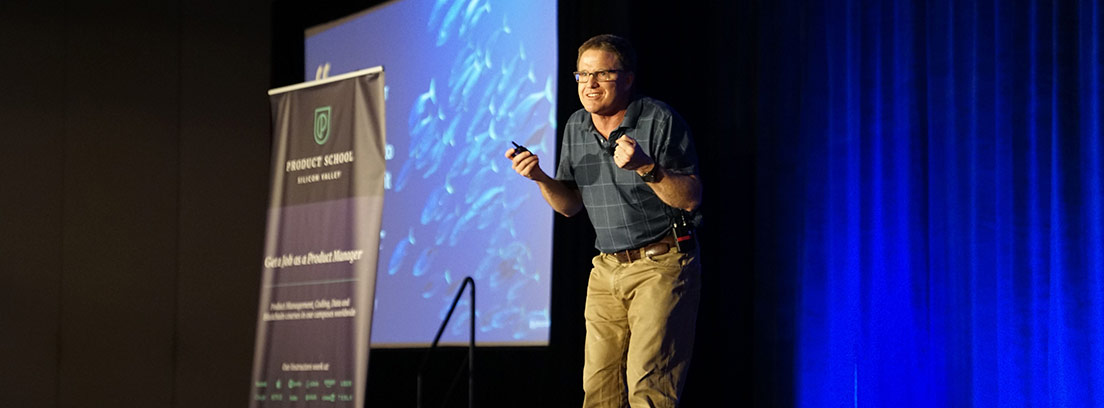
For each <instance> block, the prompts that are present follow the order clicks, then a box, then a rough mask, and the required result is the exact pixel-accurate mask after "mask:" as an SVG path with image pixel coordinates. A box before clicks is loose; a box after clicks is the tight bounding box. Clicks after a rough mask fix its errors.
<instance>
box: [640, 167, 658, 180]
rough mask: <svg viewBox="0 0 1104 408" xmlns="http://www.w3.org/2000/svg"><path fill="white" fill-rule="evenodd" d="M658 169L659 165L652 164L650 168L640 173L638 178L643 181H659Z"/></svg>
mask: <svg viewBox="0 0 1104 408" xmlns="http://www.w3.org/2000/svg"><path fill="white" fill-rule="evenodd" d="M658 170H659V165H658V164H654V165H652V169H651V170H648V172H647V173H644V174H641V175H640V179H641V180H644V182H645V183H655V182H658V181H659V171H658Z"/></svg>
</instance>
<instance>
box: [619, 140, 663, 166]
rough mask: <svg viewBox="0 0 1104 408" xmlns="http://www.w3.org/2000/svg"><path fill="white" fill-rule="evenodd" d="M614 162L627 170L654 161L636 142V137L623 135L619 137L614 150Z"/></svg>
mask: <svg viewBox="0 0 1104 408" xmlns="http://www.w3.org/2000/svg"><path fill="white" fill-rule="evenodd" d="M613 163H614V164H617V167H620V168H623V169H625V170H636V169H638V168H640V167H641V166H647V165H649V164H652V163H654V162H653V161H652V158H651V157H648V154H646V153H644V149H641V148H640V146H639V145H637V144H636V139H633V138H631V137H629V135H623V136H621V137H620V138H618V139H617V148H616V149H614V151H613Z"/></svg>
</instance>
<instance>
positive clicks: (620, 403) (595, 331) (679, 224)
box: [506, 35, 702, 408]
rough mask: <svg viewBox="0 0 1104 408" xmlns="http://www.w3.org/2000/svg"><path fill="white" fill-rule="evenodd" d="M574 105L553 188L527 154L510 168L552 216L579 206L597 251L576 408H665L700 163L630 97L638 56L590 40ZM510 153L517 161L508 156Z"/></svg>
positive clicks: (583, 49) (665, 119)
mask: <svg viewBox="0 0 1104 408" xmlns="http://www.w3.org/2000/svg"><path fill="white" fill-rule="evenodd" d="M576 65H577V67H578V71H576V72H575V73H574V75H575V80H576V82H577V83H578V90H579V101H580V102H582V104H583V109H580V110H579V111H577V112H575V113H574V114H572V115H571V118H570V119H568V121H567V124H566V125H565V127H564V137H563V144H562V145H561V148H560V162H559V166H558V168H557V172H556V178H551V177H549V176H548V175H547V174H546V173H545V172H544V171H543V170H541V168H540V159H539V157H537V156H536V155H534V154H532V153H531V152H528V151H524V150H522V151H520V152H517V151H515V149H510V150H508V151H507V152H506V157H507V158H510V159H511V160H512V161H513V169H514V171H516V172H517V173H518V174H520V175H522V176H525V177H526V178H529V179H530V180H533V181H535V182H536V183H537V185H538V186H539V187H540V190H541V194H542V195H543V196H544V199H545V201H547V202H548V204H549V205H550V206H551V207H552V208H553V209H554V210H555V211H556V212H558V213H560V214H563V215H565V216H568V217H570V216H573V215H575V214H576V213H578V212H579V210H580V209H581V208H582V207H584V206H585V207H586V209H587V214H588V215H589V217H590V221H591V223H592V224H593V225H594V230H595V232H596V234H597V242H596V243H595V246H596V247H597V248H598V250H599V251H600V252H601V253H600V254H598V256H595V257H594V259H593V261H592V262H593V264H594V268H593V269H591V272H590V280H589V282H588V286H587V299H586V309H585V310H586V311H585V313H584V314H585V318H586V346H585V350H586V351H585V354H586V358H585V362H584V365H583V390H584V391H585V393H586V394H585V397H584V401H583V406H584V407H616V408H621V407H624V406H626V405H629V404H631V406H633V407H674V406H676V405H677V404H678V399H679V394H680V393H681V392H682V386H683V383H684V380H685V374H686V370H687V368H688V366H689V363H690V354H691V351H692V347H693V343H694V325H695V321H696V317H697V310H698V298H699V293H700V290H701V281H700V264H699V262H698V251H697V248H696V245H694V238H693V236H692V235H691V233H690V230H691V229H692V227H693V225H692V224H693V223H694V221H693V220H692V217H691V214H692V212H694V211H695V210H696V209H697V207H698V205H699V203H700V202H701V190H702V186H701V182H700V181H699V179H698V176H697V165H698V163H697V155H696V154H695V152H694V146H693V143H692V141H691V139H690V131H689V129H688V128H687V126H686V124H685V123H684V122H683V120H682V118H681V117H680V116H679V115H678V114H677V113H675V112H674V111H673V110H672V109H671V108H670V107H668V106H667V105H666V104H664V103H663V102H660V101H657V100H655V99H651V98H648V97H644V96H640V95H635V94H634V92H633V81H634V79H635V75H636V73H635V69H636V53H635V51H634V50H633V49H632V46H631V45H630V44H629V42H628V41H626V40H625V39H623V38H621V37H617V36H613V35H599V36H596V37H593V38H591V39H589V40H587V41H586V42H585V43H583V45H582V46H580V47H579V55H578V60H577V62H576ZM515 153H516V154H515Z"/></svg>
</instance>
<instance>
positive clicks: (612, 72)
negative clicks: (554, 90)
mask: <svg viewBox="0 0 1104 408" xmlns="http://www.w3.org/2000/svg"><path fill="white" fill-rule="evenodd" d="M622 71H624V70H623V69H607V70H605V71H595V72H585V71H575V82H579V83H586V82H590V78H591V77H592V76H593V77H595V78H598V82H609V81H616V80H617V73H618V72H622Z"/></svg>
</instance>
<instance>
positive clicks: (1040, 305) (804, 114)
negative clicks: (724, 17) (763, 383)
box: [757, 0, 1104, 407]
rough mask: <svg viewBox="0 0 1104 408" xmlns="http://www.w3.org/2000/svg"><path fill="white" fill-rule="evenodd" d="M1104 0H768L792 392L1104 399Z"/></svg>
mask: <svg viewBox="0 0 1104 408" xmlns="http://www.w3.org/2000/svg"><path fill="white" fill-rule="evenodd" d="M1102 7H1104V6H1102V5H1101V2H1100V1H1093V0H1082V1H1059V2H1046V1H1001V0H990V1H956V0H950V1H947V0H939V1H928V2H923V1H919V2H918V1H909V0H904V1H884V2H878V1H800V2H796V1H790V2H785V1H784V2H781V3H778V4H774V5H770V4H766V5H764V7H763V10H762V13H763V17H764V18H763V19H762V21H763V26H762V27H761V31H760V32H761V36H760V38H761V41H762V43H761V44H760V48H761V49H762V50H763V51H761V62H762V64H761V65H762V68H761V71H762V72H761V74H760V77H761V80H762V81H761V88H760V104H761V113H760V123H759V126H760V128H761V131H760V132H759V142H758V143H759V148H760V155H759V163H758V165H757V169H758V172H759V173H760V174H759V175H758V176H759V180H760V185H761V188H760V193H762V194H763V196H764V198H761V201H763V200H765V202H766V203H767V205H762V202H761V205H760V209H762V210H763V214H761V215H764V216H766V217H768V222H764V221H760V222H759V224H758V228H759V229H763V228H767V229H773V233H762V231H760V232H761V233H760V234H759V236H760V238H764V241H762V242H760V247H761V248H762V249H763V250H768V251H769V250H773V251H775V257H776V258H777V259H774V260H773V261H771V262H766V263H763V262H760V263H759V264H758V265H759V266H760V269H770V268H775V269H776V270H759V271H757V273H774V274H777V275H778V276H780V277H779V278H778V279H788V281H787V283H786V285H783V286H785V287H787V288H789V290H790V291H791V294H790V296H791V298H790V299H789V300H788V301H789V302H790V303H791V306H792V307H789V308H787V307H780V310H783V311H786V313H790V314H791V315H790V316H789V318H792V319H793V320H792V328H791V330H792V332H791V333H790V334H792V339H790V341H792V344H793V354H792V370H793V372H792V381H793V384H792V387H793V396H792V398H793V402H794V404H795V405H797V406H802V407H844V406H847V407H850V406H878V407H906V406H922V407H967V406H975V407H991V406H1010V407H1026V406H1035V407H1043V406H1053V407H1090V406H1095V407H1102V406H1104V234H1102V231H1104V215H1102V209H1104V181H1102V177H1104V167H1102V160H1104V159H1102V157H1101V155H1102V154H1104V150H1102V149H1101V144H1102V143H1104V136H1102V130H1101V126H1100V121H1101V116H1102V115H1101V113H1102V112H1101V99H1102V97H1101V94H1102V88H1101V80H1102V79H1101V78H1102V71H1101V61H1102V59H1104V56H1102V54H1101V52H1100V51H1101V50H1100V49H1101V42H1102V37H1104V30H1102V29H1101V27H1102V24H1104V22H1102V14H1104V13H1102ZM768 184H769V185H768ZM772 248H773V249H772ZM787 255H788V256H787ZM764 265H765V266H767V267H770V268H763V266H764ZM778 317H781V318H786V316H778Z"/></svg>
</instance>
